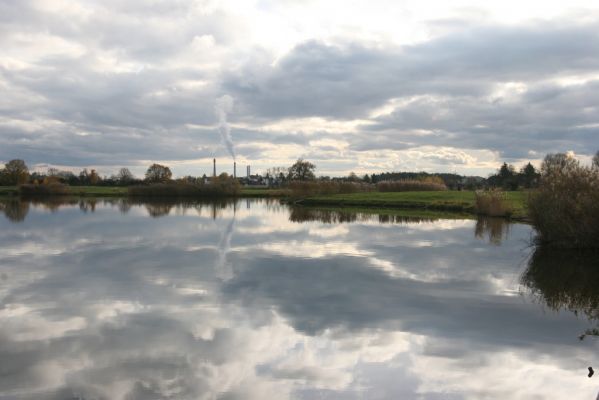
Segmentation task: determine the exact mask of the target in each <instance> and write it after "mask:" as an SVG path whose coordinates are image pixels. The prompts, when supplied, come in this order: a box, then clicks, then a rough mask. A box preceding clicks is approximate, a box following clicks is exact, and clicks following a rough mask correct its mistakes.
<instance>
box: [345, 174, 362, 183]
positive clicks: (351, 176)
mask: <svg viewBox="0 0 599 400" xmlns="http://www.w3.org/2000/svg"><path fill="white" fill-rule="evenodd" d="M347 180H348V181H350V182H358V181H359V180H360V178H358V175H356V173H355V172H350V173H349V175H348V176H347Z"/></svg>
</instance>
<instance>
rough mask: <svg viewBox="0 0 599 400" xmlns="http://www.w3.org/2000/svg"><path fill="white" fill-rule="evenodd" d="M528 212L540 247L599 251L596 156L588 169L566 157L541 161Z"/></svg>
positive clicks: (598, 161) (598, 164)
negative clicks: (596, 249)
mask: <svg viewBox="0 0 599 400" xmlns="http://www.w3.org/2000/svg"><path fill="white" fill-rule="evenodd" d="M528 209H529V216H530V219H531V221H532V223H533V225H534V227H535V229H536V231H537V233H538V236H537V241H538V242H539V243H540V244H542V245H547V246H551V247H562V248H599V153H598V155H596V156H595V159H594V162H593V165H592V166H591V167H587V166H583V165H581V164H580V162H579V161H578V160H576V159H575V158H573V157H571V156H569V155H566V154H549V155H548V156H547V157H545V160H544V161H543V164H542V166H541V178H540V184H539V188H538V189H537V190H536V191H535V192H532V193H531V195H530V197H529V199H528Z"/></svg>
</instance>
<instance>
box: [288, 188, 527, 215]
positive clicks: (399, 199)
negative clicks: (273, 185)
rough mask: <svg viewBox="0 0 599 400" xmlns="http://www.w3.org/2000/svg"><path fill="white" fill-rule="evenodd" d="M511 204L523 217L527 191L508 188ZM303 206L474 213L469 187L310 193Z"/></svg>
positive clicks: (473, 196)
mask: <svg viewBox="0 0 599 400" xmlns="http://www.w3.org/2000/svg"><path fill="white" fill-rule="evenodd" d="M506 196H507V201H508V202H509V203H510V204H511V206H512V208H513V214H512V218H515V219H523V218H525V217H526V210H525V200H526V198H527V192H507V193H506ZM299 203H300V204H302V205H306V206H327V207H372V208H404V209H419V210H429V211H431V210H433V211H449V212H457V213H470V214H472V213H475V211H476V210H475V194H474V192H471V191H461V192H457V191H438V192H384V193H381V192H368V193H349V194H335V195H320V196H312V197H308V198H306V199H303V200H300V201H299Z"/></svg>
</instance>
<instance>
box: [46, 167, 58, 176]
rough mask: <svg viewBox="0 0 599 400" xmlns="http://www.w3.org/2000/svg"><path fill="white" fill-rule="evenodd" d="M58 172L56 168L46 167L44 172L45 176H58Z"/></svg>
mask: <svg viewBox="0 0 599 400" xmlns="http://www.w3.org/2000/svg"><path fill="white" fill-rule="evenodd" d="M59 174H60V171H59V170H58V168H48V171H47V172H46V175H47V176H58V175H59Z"/></svg>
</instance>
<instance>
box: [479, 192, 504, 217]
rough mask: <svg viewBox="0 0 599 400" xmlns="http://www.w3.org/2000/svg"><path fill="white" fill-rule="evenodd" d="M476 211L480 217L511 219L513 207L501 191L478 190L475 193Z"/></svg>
mask: <svg viewBox="0 0 599 400" xmlns="http://www.w3.org/2000/svg"><path fill="white" fill-rule="evenodd" d="M474 209H475V210H476V213H477V214H479V215H487V216H489V217H510V216H511V215H512V214H513V211H514V210H513V206H512V204H511V202H510V201H509V200H508V198H507V195H506V194H505V193H504V192H503V191H501V190H487V191H482V190H477V191H476V192H475V193H474Z"/></svg>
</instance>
